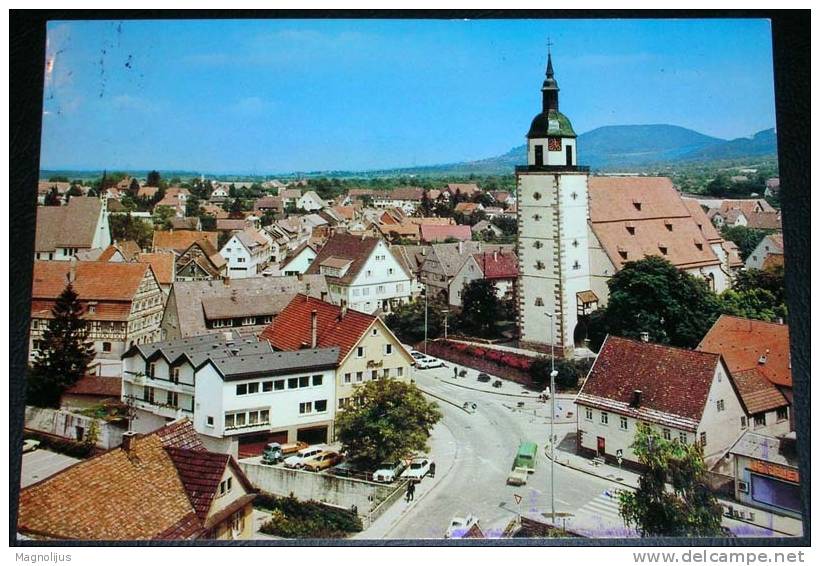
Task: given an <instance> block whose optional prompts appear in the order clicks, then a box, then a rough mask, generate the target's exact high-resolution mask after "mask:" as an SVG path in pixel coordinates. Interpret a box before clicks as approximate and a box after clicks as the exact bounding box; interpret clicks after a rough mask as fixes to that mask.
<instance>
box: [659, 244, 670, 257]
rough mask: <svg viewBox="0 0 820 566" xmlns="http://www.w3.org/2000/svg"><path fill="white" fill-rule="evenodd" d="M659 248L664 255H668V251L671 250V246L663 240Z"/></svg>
mask: <svg viewBox="0 0 820 566" xmlns="http://www.w3.org/2000/svg"><path fill="white" fill-rule="evenodd" d="M658 249H659V250H660V251H661V253H662V254H663V255H666V253H667V252H668V251H669V248H668V247H667V246H666V244H664V243H663V242H659V243H658Z"/></svg>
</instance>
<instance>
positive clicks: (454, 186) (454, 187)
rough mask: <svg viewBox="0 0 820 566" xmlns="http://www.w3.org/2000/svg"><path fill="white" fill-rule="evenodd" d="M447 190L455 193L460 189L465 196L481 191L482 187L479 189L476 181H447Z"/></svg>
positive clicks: (460, 192)
mask: <svg viewBox="0 0 820 566" xmlns="http://www.w3.org/2000/svg"><path fill="white" fill-rule="evenodd" d="M445 190H447V191H450V192H451V193H453V194H455V193H456V191H458V192H459V194H462V195H465V196H469V195H472V194H473V193H477V192H481V189H479V188H478V185H476V184H475V183H447V189H445Z"/></svg>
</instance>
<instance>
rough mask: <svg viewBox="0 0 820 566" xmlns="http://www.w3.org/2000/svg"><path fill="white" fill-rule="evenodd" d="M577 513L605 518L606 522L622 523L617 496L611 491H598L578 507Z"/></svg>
mask: <svg viewBox="0 0 820 566" xmlns="http://www.w3.org/2000/svg"><path fill="white" fill-rule="evenodd" d="M577 514H578V515H587V516H592V517H601V518H602V519H604V518H605V520H606V521H607V522H617V523H620V524H623V519H621V516H620V514H619V505H618V496H617V495H616V494H615V493H613V492H612V491H604V492H602V493H599V494H598V495H597V496H596V497H595V498H594V499H593V500H591V501H589V502H588V503H587V504H586V505H584V506H583V507H581V508H580V509H578V511H577Z"/></svg>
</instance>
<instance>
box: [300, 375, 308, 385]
mask: <svg viewBox="0 0 820 566" xmlns="http://www.w3.org/2000/svg"><path fill="white" fill-rule="evenodd" d="M299 387H310V376H309V375H303V376H302V377H300V378H299Z"/></svg>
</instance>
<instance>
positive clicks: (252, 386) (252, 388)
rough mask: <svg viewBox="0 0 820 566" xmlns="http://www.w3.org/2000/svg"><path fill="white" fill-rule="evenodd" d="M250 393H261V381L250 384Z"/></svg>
mask: <svg viewBox="0 0 820 566" xmlns="http://www.w3.org/2000/svg"><path fill="white" fill-rule="evenodd" d="M248 393H259V382H257V383H249V384H248Z"/></svg>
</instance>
